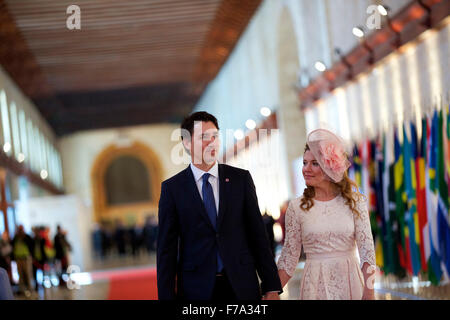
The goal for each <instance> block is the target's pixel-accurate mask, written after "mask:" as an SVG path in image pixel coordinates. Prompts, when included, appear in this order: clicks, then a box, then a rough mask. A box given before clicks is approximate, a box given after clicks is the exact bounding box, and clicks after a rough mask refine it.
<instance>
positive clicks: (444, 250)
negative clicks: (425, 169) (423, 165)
mask: <svg viewBox="0 0 450 320" xmlns="http://www.w3.org/2000/svg"><path fill="white" fill-rule="evenodd" d="M443 120H444V119H443V110H442V109H441V111H440V112H439V120H438V152H437V168H436V178H437V181H436V187H437V194H438V206H437V209H438V210H437V228H438V243H439V254H440V256H441V261H442V262H443V264H444V266H445V270H446V273H447V278H448V277H449V275H450V225H449V220H448V212H449V201H448V186H447V182H446V179H445V171H446V170H445V156H444V130H443V129H444V127H443Z"/></svg>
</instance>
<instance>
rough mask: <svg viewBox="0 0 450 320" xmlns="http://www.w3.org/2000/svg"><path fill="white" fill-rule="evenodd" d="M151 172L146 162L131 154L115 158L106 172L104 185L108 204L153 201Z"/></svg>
mask: <svg viewBox="0 0 450 320" xmlns="http://www.w3.org/2000/svg"><path fill="white" fill-rule="evenodd" d="M149 181H150V179H149V173H148V171H147V168H146V166H145V164H144V163H143V162H142V161H141V160H139V159H138V158H136V157H133V156H130V155H123V156H119V157H117V158H116V159H114V160H113V161H112V162H111V163H110V164H109V166H108V168H107V169H106V172H105V178H104V186H105V191H106V202H107V204H108V205H110V206H111V205H120V204H130V203H137V202H146V201H152V199H151V194H152V193H151V190H150V185H149Z"/></svg>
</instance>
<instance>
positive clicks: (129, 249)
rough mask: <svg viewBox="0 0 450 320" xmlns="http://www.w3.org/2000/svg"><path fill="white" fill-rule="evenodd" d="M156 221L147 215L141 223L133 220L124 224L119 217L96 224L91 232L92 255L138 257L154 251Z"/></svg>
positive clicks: (101, 257)
mask: <svg viewBox="0 0 450 320" xmlns="http://www.w3.org/2000/svg"><path fill="white" fill-rule="evenodd" d="M157 235H158V222H157V220H156V218H155V217H154V216H150V215H149V216H147V217H146V218H145V222H144V224H142V225H139V224H136V223H134V222H132V223H129V224H125V223H124V222H123V221H122V220H121V219H116V220H115V221H113V222H108V221H102V222H100V223H98V224H96V226H95V228H94V231H93V233H92V244H93V252H94V256H95V258H97V259H100V260H104V259H108V258H115V257H119V258H125V257H134V258H138V257H140V256H141V255H142V254H145V253H147V254H152V253H154V252H155V251H156V238H157Z"/></svg>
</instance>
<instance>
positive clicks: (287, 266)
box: [277, 201, 302, 277]
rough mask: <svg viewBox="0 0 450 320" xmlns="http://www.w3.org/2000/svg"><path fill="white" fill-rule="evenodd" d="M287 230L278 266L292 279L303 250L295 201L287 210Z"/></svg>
mask: <svg viewBox="0 0 450 320" xmlns="http://www.w3.org/2000/svg"><path fill="white" fill-rule="evenodd" d="M285 230H286V236H285V238H284V246H283V250H282V251H281V256H280V259H278V263H277V266H278V270H284V271H286V273H287V274H288V275H289V276H291V277H292V275H293V274H294V271H295V268H296V267H297V264H298V260H299V258H300V254H301V250H302V241H301V240H302V239H301V236H302V234H301V228H300V221H299V219H298V215H297V213H296V210H295V209H294V202H293V201H291V202H289V206H288V208H287V210H286V219H285Z"/></svg>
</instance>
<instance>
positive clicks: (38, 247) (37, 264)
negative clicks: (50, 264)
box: [32, 227, 47, 290]
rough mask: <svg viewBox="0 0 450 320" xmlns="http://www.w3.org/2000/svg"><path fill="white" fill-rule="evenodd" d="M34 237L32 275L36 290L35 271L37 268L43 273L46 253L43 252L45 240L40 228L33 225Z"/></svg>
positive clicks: (36, 271) (37, 285) (37, 284)
mask: <svg viewBox="0 0 450 320" xmlns="http://www.w3.org/2000/svg"><path fill="white" fill-rule="evenodd" d="M32 230H33V234H34V238H33V252H32V256H33V277H34V279H35V289H36V290H38V287H39V283H38V280H37V273H38V271H39V270H41V271H42V273H44V266H45V263H46V262H47V255H46V254H45V249H44V247H45V240H44V238H42V235H41V228H40V227H34V228H32Z"/></svg>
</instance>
